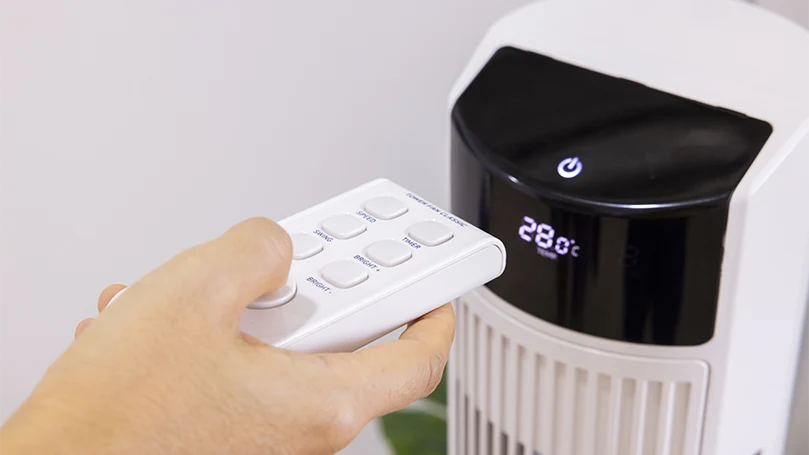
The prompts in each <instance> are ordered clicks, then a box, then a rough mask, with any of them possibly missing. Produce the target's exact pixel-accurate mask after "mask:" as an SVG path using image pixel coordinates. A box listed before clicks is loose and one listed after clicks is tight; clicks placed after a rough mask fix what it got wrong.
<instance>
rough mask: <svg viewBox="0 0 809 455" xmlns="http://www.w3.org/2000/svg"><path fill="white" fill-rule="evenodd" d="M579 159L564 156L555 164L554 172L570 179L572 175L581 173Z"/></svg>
mask: <svg viewBox="0 0 809 455" xmlns="http://www.w3.org/2000/svg"><path fill="white" fill-rule="evenodd" d="M581 168H582V164H581V160H579V159H578V158H576V157H575V156H574V157H573V158H565V159H563V160H562V161H561V162H560V163H559V166H556V172H558V173H559V175H561V176H562V177H563V178H566V179H572V178H573V177H575V176H577V175H579V174H581Z"/></svg>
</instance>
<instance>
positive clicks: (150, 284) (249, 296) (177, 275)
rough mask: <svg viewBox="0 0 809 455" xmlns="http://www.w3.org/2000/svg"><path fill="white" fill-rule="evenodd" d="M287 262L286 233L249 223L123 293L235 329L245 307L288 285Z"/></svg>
mask: <svg viewBox="0 0 809 455" xmlns="http://www.w3.org/2000/svg"><path fill="white" fill-rule="evenodd" d="M291 263H292V241H291V239H290V237H289V234H287V232H286V231H285V230H284V229H283V228H282V227H281V226H279V225H278V224H277V223H275V222H273V221H271V220H269V219H266V218H251V219H248V220H246V221H243V222H241V223H239V224H237V225H235V226H233V227H232V228H230V229H228V231H227V232H225V233H224V234H222V235H221V236H219V237H217V238H216V239H214V240H212V241H210V242H207V243H204V244H201V245H198V246H195V247H193V248H190V249H188V250H186V251H184V252H182V253H180V254H178V255H177V256H175V257H173V258H172V259H170V260H169V261H168V262H166V263H165V264H163V265H162V266H160V267H158V268H157V269H155V270H154V271H152V272H151V273H149V274H148V275H146V276H144V277H143V278H142V279H141V280H140V281H138V282H137V283H135V284H134V285H132V287H131V288H130V289H128V290H127V294H130V293H131V294H133V297H134V294H139V297H138V298H139V299H143V300H144V301H149V302H155V303H156V304H161V305H181V306H182V305H188V306H193V307H194V311H204V312H207V313H208V314H209V315H211V316H213V317H214V318H215V319H220V318H222V319H225V320H226V321H228V323H229V325H230V324H233V325H235V326H238V321H239V317H240V315H241V312H242V310H243V309H244V308H246V307H247V305H249V304H250V303H251V302H252V301H254V300H255V299H257V298H258V297H259V296H261V295H262V294H265V293H268V292H272V291H274V290H276V289H278V288H280V287H281V286H283V285H284V284H285V283H286V280H287V275H288V274H289V269H290V266H291ZM124 298H126V297H122V299H124Z"/></svg>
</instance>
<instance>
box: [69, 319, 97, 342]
mask: <svg viewBox="0 0 809 455" xmlns="http://www.w3.org/2000/svg"><path fill="white" fill-rule="evenodd" d="M91 322H93V318H87V319H83V320H82V321H81V322H79V324H78V325H77V326H76V332H75V333H74V334H73V338H78V336H79V335H81V333H82V332H83V331H84V330H85V329H86V328H87V327H89V326H90V323H91Z"/></svg>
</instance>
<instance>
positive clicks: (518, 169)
mask: <svg viewBox="0 0 809 455" xmlns="http://www.w3.org/2000/svg"><path fill="white" fill-rule="evenodd" d="M451 120H452V133H451V134H452V136H451V141H452V143H451V144H452V145H451V148H452V150H451V177H452V178H451V181H452V208H453V212H454V213H455V214H457V215H458V216H460V217H461V218H463V219H465V220H467V221H469V222H470V223H472V224H474V225H476V226H478V227H480V228H481V229H483V230H485V231H486V232H489V233H491V234H492V235H494V236H495V237H497V238H499V239H500V240H502V242H503V245H504V246H505V249H506V251H507V254H508V266H507V267H506V270H505V271H504V272H503V274H502V275H501V276H499V277H498V278H496V279H494V280H492V281H490V282H489V283H487V284H486V285H485V286H486V287H487V288H488V289H489V290H490V291H491V292H492V293H493V294H495V295H496V296H498V297H499V298H500V299H502V301H503V302H505V303H507V304H509V305H511V306H513V307H515V308H518V309H520V310H522V311H523V312H525V313H526V314H529V315H531V316H532V317H535V318H537V319H540V320H542V321H545V322H548V323H551V324H555V325H557V326H559V327H564V328H566V329H569V330H573V331H576V332H579V333H583V334H588V335H591V336H596V337H601V338H605V339H611V340H619V341H624V342H630V343H642V344H651V345H661V346H696V345H700V344H703V343H705V342H707V341H708V340H710V339H711V338H712V337H713V334H714V328H715V322H716V316H717V303H718V295H719V286H720V279H721V271H722V261H723V258H724V248H725V229H726V227H727V215H728V206H729V201H730V198H731V196H732V195H733V192H734V191H735V189H736V187H737V186H738V184H739V182H740V181H741V179H742V177H743V176H744V175H745V173H746V172H747V170H748V169H749V167H750V165H751V164H752V162H753V160H754V159H755V157H756V156H757V154H758V153H759V152H760V150H761V148H762V147H763V145H764V144H765V143H766V141H767V140H768V138H769V136H770V134H771V133H772V131H773V130H772V126H771V125H770V124H768V123H767V122H766V121H764V120H761V119H756V118H753V117H750V116H748V115H745V114H743V113H738V112H733V111H730V110H728V109H727V108H726V107H722V106H710V105H706V104H705V103H701V102H696V101H694V100H690V99H687V98H683V97H681V96H677V95H674V94H671V93H666V92H663V91H660V90H656V89H654V88H651V87H649V86H648V85H646V84H644V83H643V81H632V80H629V79H626V78H616V77H613V76H609V75H606V74H602V73H598V72H595V71H592V70H589V69H586V68H582V67H578V66H575V65H572V64H570V63H567V62H563V61H560V60H557V59H555V58H552V57H550V56H545V55H541V54H537V53H535V52H531V51H529V50H523V49H518V48H514V47H504V48H501V49H499V50H497V51H496V52H495V53H494V54H493V55H492V56H491V58H490V59H489V61H488V62H486V64H485V65H484V66H483V67H482V68H481V69H480V70H479V72H478V73H477V74H476V75H475V77H474V79H473V80H472V81H471V82H470V83H469V85H468V86H467V87H466V88H465V89H464V91H463V93H461V95H460V96H459V97H458V99H457V101H456V102H455V105H454V107H453V109H452V118H451Z"/></svg>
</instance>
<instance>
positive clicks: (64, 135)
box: [0, 0, 809, 454]
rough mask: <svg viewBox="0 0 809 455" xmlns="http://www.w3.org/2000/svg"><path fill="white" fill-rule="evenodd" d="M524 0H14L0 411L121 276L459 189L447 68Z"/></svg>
mask: <svg viewBox="0 0 809 455" xmlns="http://www.w3.org/2000/svg"><path fill="white" fill-rule="evenodd" d="M526 2H527V0H488V1H487V0H465V1H463V0H443V1H432V0H412V1H407V2H404V1H385V2H380V1H373V0H351V1H348V0H343V1H324V0H320V1H307V2H299V1H285V2H282V1H258V0H256V1H230V2H217V1H212V0H205V1H194V2H191V1H186V2H181V1H169V0H140V1H123V0H120V1H110V0H74V1H71V2H60V1H45V0H42V1H40V0H18V1H4V2H3V3H2V11H1V12H0V46H2V48H1V51H2V59H1V60H0V65H1V68H0V69H2V80H1V81H0V82H2V85H1V86H0V109H2V117H1V118H0V121H2V123H1V124H0V125H1V126H2V129H0V151H1V152H2V162H0V198H1V200H0V201H1V202H2V204H1V205H0V209H1V210H2V211H0V261H2V264H1V267H0V419H1V420H3V421H4V420H5V419H6V418H7V417H8V415H10V413H11V412H13V410H14V409H15V408H16V407H17V406H18V405H19V404H20V403H21V401H22V400H23V399H24V398H25V396H26V395H27V394H28V393H29V392H30V391H31V389H32V388H33V386H34V385H35V383H36V382H37V380H38V379H39V378H40V376H41V375H42V373H43V372H44V371H45V369H46V368H47V366H48V365H49V364H50V363H51V362H52V361H53V360H54V359H55V358H56V357H57V356H58V355H59V354H60V353H61V352H62V351H63V350H64V349H65V347H66V346H67V345H68V344H69V343H70V341H71V340H72V336H73V329H74V327H75V324H76V323H77V322H78V321H79V320H81V319H82V318H85V317H88V316H91V315H93V314H94V313H95V301H96V298H97V295H98V293H99V291H100V290H101V289H102V288H104V287H105V286H106V285H107V284H110V283H114V282H123V283H129V282H132V281H134V280H136V279H137V278H138V277H139V276H140V275H141V274H143V273H144V272H146V271H148V270H150V269H151V268H153V267H154V266H156V265H158V264H159V263H160V262H162V261H164V260H165V259H167V258H169V257H170V256H172V255H173V254H174V253H176V252H177V251H179V250H180V249H182V248H185V247H188V246H191V245H194V244H196V243H200V242H203V241H205V240H208V239H210V238H212V237H214V236H216V235H218V234H220V233H221V232H223V231H224V230H225V229H227V228H228V227H229V226H231V225H232V224H234V223H236V222H238V221H240V220H242V219H244V218H248V217H250V216H254V215H262V216H268V217H270V218H275V219H279V218H282V217H284V216H287V215H290V214H293V213H295V212H297V211H298V210H301V209H303V208H305V207H308V206H309V205H312V204H314V203H316V202H319V201H321V200H323V199H326V198H327V197H329V196H332V195H334V194H336V193H339V192H342V191H344V190H347V189H349V188H352V187H354V186H356V185H358V184H360V183H363V182H365V181H367V180H371V179H373V178H376V177H380V176H384V177H388V178H391V179H393V180H394V181H398V182H400V183H401V184H403V185H405V186H407V187H409V188H411V189H413V190H414V191H416V192H418V193H421V194H422V195H424V196H425V197H427V198H431V199H433V200H434V201H435V202H437V203H439V204H444V203H445V202H446V201H445V200H444V199H445V194H444V192H443V191H444V185H445V181H446V175H447V174H446V173H447V169H446V168H445V166H444V160H443V159H442V156H443V154H444V153H446V149H447V147H446V140H447V139H446V126H447V119H448V118H447V109H446V104H447V103H446V98H447V95H448V92H449V89H450V86H451V85H452V83H453V81H454V79H455V77H456V76H457V75H458V74H459V72H460V71H461V69H462V67H463V65H464V64H465V62H466V60H467V58H468V57H469V56H470V54H471V52H472V50H473V49H474V48H475V46H476V44H477V42H478V40H479V39H480V38H481V37H482V34H483V33H484V31H485V29H486V28H487V27H488V25H489V24H490V23H491V22H492V21H494V20H495V19H496V18H497V17H498V16H500V15H502V14H503V13H505V12H507V11H509V10H511V9H513V8H515V7H517V6H519V5H522V4H524V3H526ZM763 3H765V4H766V5H767V6H768V7H771V8H772V9H773V10H775V11H778V12H780V13H784V14H787V15H790V16H791V17H792V18H794V19H795V20H797V21H799V22H802V23H803V24H805V25H809V0H771V1H769V2H763ZM383 451H384V445H383V444H382V442H381V441H380V440H379V438H378V428H377V427H376V426H374V425H371V426H369V427H368V428H367V429H366V430H365V431H364V432H363V433H362V435H361V436H360V437H359V438H358V439H357V441H355V443H354V444H352V446H350V447H349V449H347V450H346V451H345V452H346V454H348V453H352V454H368V453H382V452H383Z"/></svg>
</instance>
